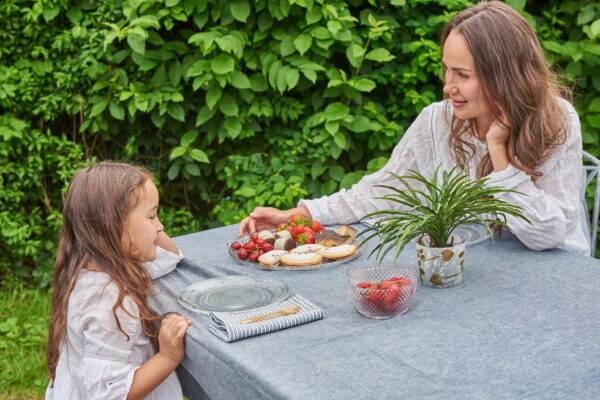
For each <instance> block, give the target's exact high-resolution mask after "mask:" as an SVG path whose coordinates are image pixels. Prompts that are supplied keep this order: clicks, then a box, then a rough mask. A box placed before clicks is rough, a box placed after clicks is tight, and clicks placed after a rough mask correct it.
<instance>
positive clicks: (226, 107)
mask: <svg viewBox="0 0 600 400" xmlns="http://www.w3.org/2000/svg"><path fill="white" fill-rule="evenodd" d="M219 110H221V112H222V113H223V114H224V115H226V116H228V117H234V116H237V115H238V105H237V103H236V101H235V98H234V97H233V96H231V95H230V94H228V93H225V94H223V95H222V96H221V100H219Z"/></svg>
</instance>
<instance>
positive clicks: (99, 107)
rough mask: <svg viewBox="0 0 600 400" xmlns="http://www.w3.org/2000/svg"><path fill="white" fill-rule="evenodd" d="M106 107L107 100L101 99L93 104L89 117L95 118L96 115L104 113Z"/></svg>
mask: <svg viewBox="0 0 600 400" xmlns="http://www.w3.org/2000/svg"><path fill="white" fill-rule="evenodd" d="M107 105H108V99H101V100H100V101H98V102H97V103H95V104H94V106H93V107H92V112H91V113H90V117H95V116H96V115H99V114H101V113H102V111H104V110H105V109H106V106H107Z"/></svg>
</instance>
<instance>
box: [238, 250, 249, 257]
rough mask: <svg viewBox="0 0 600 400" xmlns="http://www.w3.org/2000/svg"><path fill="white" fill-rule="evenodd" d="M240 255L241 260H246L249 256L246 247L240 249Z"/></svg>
mask: <svg viewBox="0 0 600 400" xmlns="http://www.w3.org/2000/svg"><path fill="white" fill-rule="evenodd" d="M238 257H239V258H240V260H245V259H246V258H248V252H247V251H246V250H245V249H239V250H238Z"/></svg>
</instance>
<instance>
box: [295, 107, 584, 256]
mask: <svg viewBox="0 0 600 400" xmlns="http://www.w3.org/2000/svg"><path fill="white" fill-rule="evenodd" d="M561 104H562V105H563V107H564V110H565V115H564V118H565V123H566V126H567V138H566V141H565V143H564V144H562V145H560V146H558V147H557V148H556V149H555V150H554V152H553V154H552V155H551V156H550V157H549V158H548V159H547V160H546V161H545V162H544V163H543V164H541V165H540V166H539V167H538V168H537V170H538V171H539V172H541V173H542V174H543V175H542V176H541V177H540V178H538V179H537V180H536V181H533V180H532V179H531V177H530V176H529V175H528V174H527V173H525V172H524V171H521V170H519V169H517V168H515V167H514V166H512V165H509V166H508V167H507V168H506V169H505V170H503V171H499V172H492V173H491V174H489V175H488V178H490V180H489V181H488V185H493V186H502V187H505V188H507V189H514V190H517V191H519V192H522V193H525V194H526V196H524V195H522V194H516V193H502V194H499V195H497V197H498V198H501V199H503V200H505V201H507V202H509V203H512V204H515V205H519V206H521V207H523V209H524V213H525V215H526V216H527V217H528V218H529V219H530V220H531V222H532V223H533V226H531V225H529V224H528V223H527V222H525V221H523V220H520V219H518V218H515V217H512V216H508V217H507V225H508V227H509V229H510V230H511V231H512V232H513V233H514V234H515V235H516V236H517V237H518V238H519V240H520V241H521V242H523V243H524V244H525V245H526V246H527V247H528V248H530V249H532V250H546V249H552V248H559V249H564V250H567V251H572V252H575V253H579V254H584V255H589V254H590V239H589V236H588V234H587V233H586V228H585V227H586V226H587V225H586V223H585V222H584V218H585V217H584V215H585V214H584V213H583V203H582V200H581V198H582V197H581V196H582V193H583V190H584V189H583V176H584V171H583V166H582V158H581V157H582V145H581V127H580V125H579V117H578V115H577V112H576V111H575V109H574V108H573V106H572V105H571V104H570V103H569V102H567V101H566V100H563V99H561ZM448 116H450V117H451V116H452V109H451V105H450V102H449V101H448V100H446V101H442V102H438V103H434V104H431V105H430V106H428V107H426V108H425V109H424V110H423V111H422V112H421V114H419V116H418V117H417V118H416V119H415V121H414V122H413V123H412V125H411V126H410V127H409V128H408V130H407V131H406V133H405V134H404V136H403V137H402V139H401V140H400V143H398V144H397V145H396V147H395V148H394V151H393V152H392V156H391V158H390V160H389V161H388V163H387V164H386V165H385V166H384V167H383V168H381V169H380V170H379V171H377V172H375V173H373V174H371V175H367V176H364V177H363V178H362V179H361V180H360V181H359V182H358V183H356V184H355V185H353V186H352V187H351V188H350V189H349V190H346V189H342V190H340V191H339V192H337V193H334V194H332V195H330V196H324V197H321V198H319V199H315V200H301V201H300V202H299V203H298V205H303V206H305V207H306V208H308V210H309V211H310V213H311V215H312V217H313V218H314V219H317V220H319V221H320V222H321V223H322V224H326V225H327V224H349V223H355V222H358V221H360V220H361V219H363V217H364V216H365V215H367V214H369V213H371V212H374V211H378V210H385V209H397V208H398V205H397V203H392V202H387V201H385V200H378V199H376V197H381V196H384V195H386V194H388V193H389V191H388V190H387V189H383V188H380V187H376V185H388V186H394V185H397V184H398V182H397V181H396V180H395V179H394V178H393V176H392V175H391V174H390V173H389V172H393V173H395V174H397V175H406V174H409V171H408V170H409V169H413V170H416V171H418V172H420V173H421V174H423V175H424V176H426V177H428V176H431V175H432V174H433V171H434V169H435V167H436V166H437V165H438V164H441V165H442V168H443V169H445V170H450V169H452V168H453V167H454V166H456V162H455V161H454V159H453V157H452V154H451V152H450V146H449V144H448V138H449V135H450V125H449V123H448V118H449V117H448ZM472 143H473V144H475V146H476V152H475V155H474V156H473V157H472V158H471V160H469V162H468V166H469V173H470V175H471V177H473V178H475V174H476V169H477V165H478V164H479V161H480V160H481V158H482V157H483V156H484V155H485V154H487V146H486V143H485V142H484V141H481V140H479V139H477V138H475V137H473V138H472Z"/></svg>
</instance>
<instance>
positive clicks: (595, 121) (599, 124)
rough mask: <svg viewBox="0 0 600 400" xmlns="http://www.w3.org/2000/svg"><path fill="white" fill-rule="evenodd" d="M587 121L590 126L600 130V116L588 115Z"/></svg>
mask: <svg viewBox="0 0 600 400" xmlns="http://www.w3.org/2000/svg"><path fill="white" fill-rule="evenodd" d="M586 119H587V122H589V123H590V125H591V126H593V127H594V128H600V116H598V115H595V114H588V116H587V118H586Z"/></svg>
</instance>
